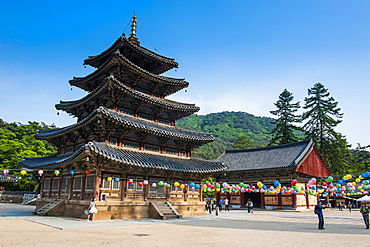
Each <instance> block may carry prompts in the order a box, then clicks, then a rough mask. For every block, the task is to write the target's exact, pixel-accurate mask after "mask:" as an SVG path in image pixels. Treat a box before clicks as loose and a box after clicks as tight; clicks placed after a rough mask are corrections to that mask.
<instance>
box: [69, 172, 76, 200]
mask: <svg viewBox="0 0 370 247" xmlns="http://www.w3.org/2000/svg"><path fill="white" fill-rule="evenodd" d="M74 178H75V176H73V175H72V176H71V181H70V182H69V186H70V187H69V195H68V200H71V199H72V198H73V184H74V180H75V179H74Z"/></svg>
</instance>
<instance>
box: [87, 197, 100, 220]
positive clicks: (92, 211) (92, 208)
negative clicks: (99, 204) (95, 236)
mask: <svg viewBox="0 0 370 247" xmlns="http://www.w3.org/2000/svg"><path fill="white" fill-rule="evenodd" d="M88 209H89V216H88V217H87V220H90V221H94V214H96V213H97V212H98V210H97V209H96V201H95V198H91V202H90V206H89V208H88Z"/></svg>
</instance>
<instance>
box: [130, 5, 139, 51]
mask: <svg viewBox="0 0 370 247" xmlns="http://www.w3.org/2000/svg"><path fill="white" fill-rule="evenodd" d="M136 24H137V18H136V14H135V12H134V16H133V17H132V19H131V35H130V37H129V38H128V39H129V40H130V41H132V42H134V43H136V44H140V42H139V40H138V38H137V37H136Z"/></svg>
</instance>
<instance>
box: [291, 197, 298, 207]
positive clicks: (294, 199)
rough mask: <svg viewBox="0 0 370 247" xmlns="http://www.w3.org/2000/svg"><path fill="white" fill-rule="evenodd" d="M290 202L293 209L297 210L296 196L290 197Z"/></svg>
mask: <svg viewBox="0 0 370 247" xmlns="http://www.w3.org/2000/svg"><path fill="white" fill-rule="evenodd" d="M292 201H293V208H297V195H296V194H293V195H292Z"/></svg>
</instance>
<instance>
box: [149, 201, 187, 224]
mask: <svg viewBox="0 0 370 247" xmlns="http://www.w3.org/2000/svg"><path fill="white" fill-rule="evenodd" d="M150 206H151V208H150V210H151V213H150V214H151V217H152V218H160V219H162V220H167V219H177V218H182V215H181V214H179V213H178V212H177V211H176V210H175V209H174V208H173V207H172V205H171V203H169V202H166V201H157V202H150Z"/></svg>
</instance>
